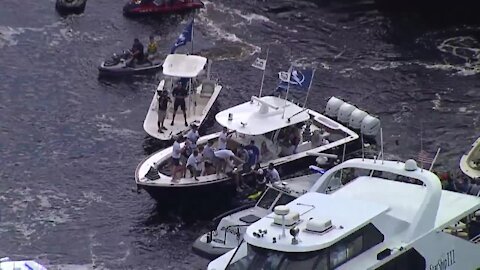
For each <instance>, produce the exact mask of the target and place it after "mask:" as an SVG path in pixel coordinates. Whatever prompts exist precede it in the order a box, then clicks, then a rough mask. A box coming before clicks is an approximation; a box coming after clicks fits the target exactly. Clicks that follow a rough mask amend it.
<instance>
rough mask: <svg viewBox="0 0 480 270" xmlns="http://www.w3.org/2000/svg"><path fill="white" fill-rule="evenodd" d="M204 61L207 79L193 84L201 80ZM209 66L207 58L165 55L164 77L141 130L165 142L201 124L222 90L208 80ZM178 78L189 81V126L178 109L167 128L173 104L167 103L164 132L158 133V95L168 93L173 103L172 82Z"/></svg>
mask: <svg viewBox="0 0 480 270" xmlns="http://www.w3.org/2000/svg"><path fill="white" fill-rule="evenodd" d="M207 62H208V66H207V76H206V78H204V79H203V80H202V81H201V82H200V83H199V85H196V83H195V82H196V81H197V80H200V79H201V76H202V75H203V74H204V69H205V66H206V65H207ZM210 65H211V61H207V58H205V57H202V56H198V55H184V54H170V55H168V56H167V58H166V59H165V61H164V64H163V75H164V76H165V78H164V79H163V80H161V81H160V83H159V84H158V87H157V89H156V91H155V94H154V95H153V99H152V102H151V103H150V107H149V109H148V112H147V116H146V117H145V121H144V122H143V128H144V129H145V131H146V132H147V133H148V134H149V135H150V136H152V137H154V138H157V139H159V140H163V141H168V140H171V139H172V137H173V136H176V135H179V134H182V133H184V132H186V131H187V130H188V129H189V128H190V125H192V124H194V125H196V126H201V125H202V123H203V122H204V120H205V119H206V117H207V115H208V113H209V112H210V109H211V108H212V106H213V104H214V102H215V100H216V99H217V97H218V95H219V94H220V91H221V90H222V86H221V85H220V84H218V83H217V82H215V81H213V80H210ZM181 78H183V79H188V83H187V91H188V93H189V95H188V97H187V98H186V101H185V103H186V111H187V123H188V126H186V125H185V124H184V123H185V121H184V117H183V114H182V111H181V110H180V109H179V110H178V111H177V113H176V117H175V123H174V125H170V122H171V121H172V117H173V102H170V103H169V105H168V108H167V115H166V117H165V120H164V127H165V128H167V129H166V130H159V127H158V92H159V91H163V90H166V91H168V93H169V95H170V98H171V100H172V101H173V97H172V95H171V93H172V90H173V88H174V86H175V83H174V80H177V79H181Z"/></svg>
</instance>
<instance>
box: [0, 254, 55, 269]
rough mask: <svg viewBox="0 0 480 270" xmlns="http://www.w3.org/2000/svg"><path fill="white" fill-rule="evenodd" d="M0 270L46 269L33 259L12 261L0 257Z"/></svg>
mask: <svg viewBox="0 0 480 270" xmlns="http://www.w3.org/2000/svg"><path fill="white" fill-rule="evenodd" d="M0 270H47V268H46V267H45V266H43V265H41V264H39V263H37V262H36V261H33V260H22V261H13V260H11V259H10V258H8V257H5V258H0Z"/></svg>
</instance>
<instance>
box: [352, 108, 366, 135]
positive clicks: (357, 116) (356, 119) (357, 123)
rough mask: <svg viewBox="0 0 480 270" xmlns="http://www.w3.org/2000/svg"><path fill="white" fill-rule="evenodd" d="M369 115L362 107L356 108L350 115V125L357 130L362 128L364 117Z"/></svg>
mask: <svg viewBox="0 0 480 270" xmlns="http://www.w3.org/2000/svg"><path fill="white" fill-rule="evenodd" d="M367 115H368V113H366V112H365V111H362V110H360V109H355V110H354V111H353V112H352V114H351V115H350V120H349V121H348V125H349V126H350V127H351V128H352V129H355V130H360V128H361V127H362V121H363V119H364V118H365V117H366V116H367Z"/></svg>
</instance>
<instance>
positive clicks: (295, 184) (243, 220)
mask: <svg viewBox="0 0 480 270" xmlns="http://www.w3.org/2000/svg"><path fill="white" fill-rule="evenodd" d="M310 169H311V170H312V171H313V172H314V173H310V174H307V175H302V176H297V177H292V178H288V179H285V180H282V181H281V182H278V183H273V184H272V183H268V184H267V189H266V190H265V191H264V192H263V193H262V195H261V196H260V199H259V200H258V201H257V202H256V203H255V204H254V205H253V206H252V205H251V204H250V205H249V204H246V205H244V206H241V207H239V208H236V209H232V210H230V211H228V212H226V213H224V214H222V215H220V216H218V217H216V218H214V222H215V223H216V224H217V225H216V227H215V229H213V230H211V231H209V232H207V233H204V234H203V235H201V236H200V237H198V238H197V239H196V240H195V242H194V243H193V245H192V250H193V252H195V254H197V255H199V256H201V257H204V258H207V259H211V260H212V259H215V258H217V257H219V256H221V255H222V254H224V253H226V252H228V251H230V250H232V249H234V248H236V247H237V246H238V245H239V244H240V242H241V241H242V239H243V234H244V233H245V231H246V229H247V227H248V226H249V225H250V224H252V223H254V222H256V221H258V220H260V219H261V218H262V217H264V216H266V215H268V214H270V213H271V212H272V211H273V209H274V208H275V207H276V206H277V205H284V204H287V203H289V202H291V201H293V200H294V199H296V198H298V197H299V196H301V195H303V194H305V193H306V192H307V191H308V190H309V189H310V188H311V187H312V186H313V185H314V184H315V183H316V182H317V181H318V180H319V177H320V175H321V174H322V173H324V171H325V170H324V169H322V168H319V167H317V166H314V165H312V166H310ZM341 186H342V183H341V181H340V179H334V181H331V182H328V183H324V184H323V185H322V187H321V188H320V189H321V190H323V192H324V193H331V192H334V191H335V190H337V189H339V188H340V187H341Z"/></svg>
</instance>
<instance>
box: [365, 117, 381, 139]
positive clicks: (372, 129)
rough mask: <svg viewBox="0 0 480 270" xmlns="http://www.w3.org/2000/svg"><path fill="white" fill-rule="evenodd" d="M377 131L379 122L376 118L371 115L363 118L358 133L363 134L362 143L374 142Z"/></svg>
mask: <svg viewBox="0 0 480 270" xmlns="http://www.w3.org/2000/svg"><path fill="white" fill-rule="evenodd" d="M379 131H380V120H379V119H378V118H376V117H373V116H371V115H367V116H365V118H363V120H362V126H361V128H360V132H361V133H362V134H363V138H364V141H367V142H368V141H369V140H373V141H375V136H377V134H378V132H379Z"/></svg>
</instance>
